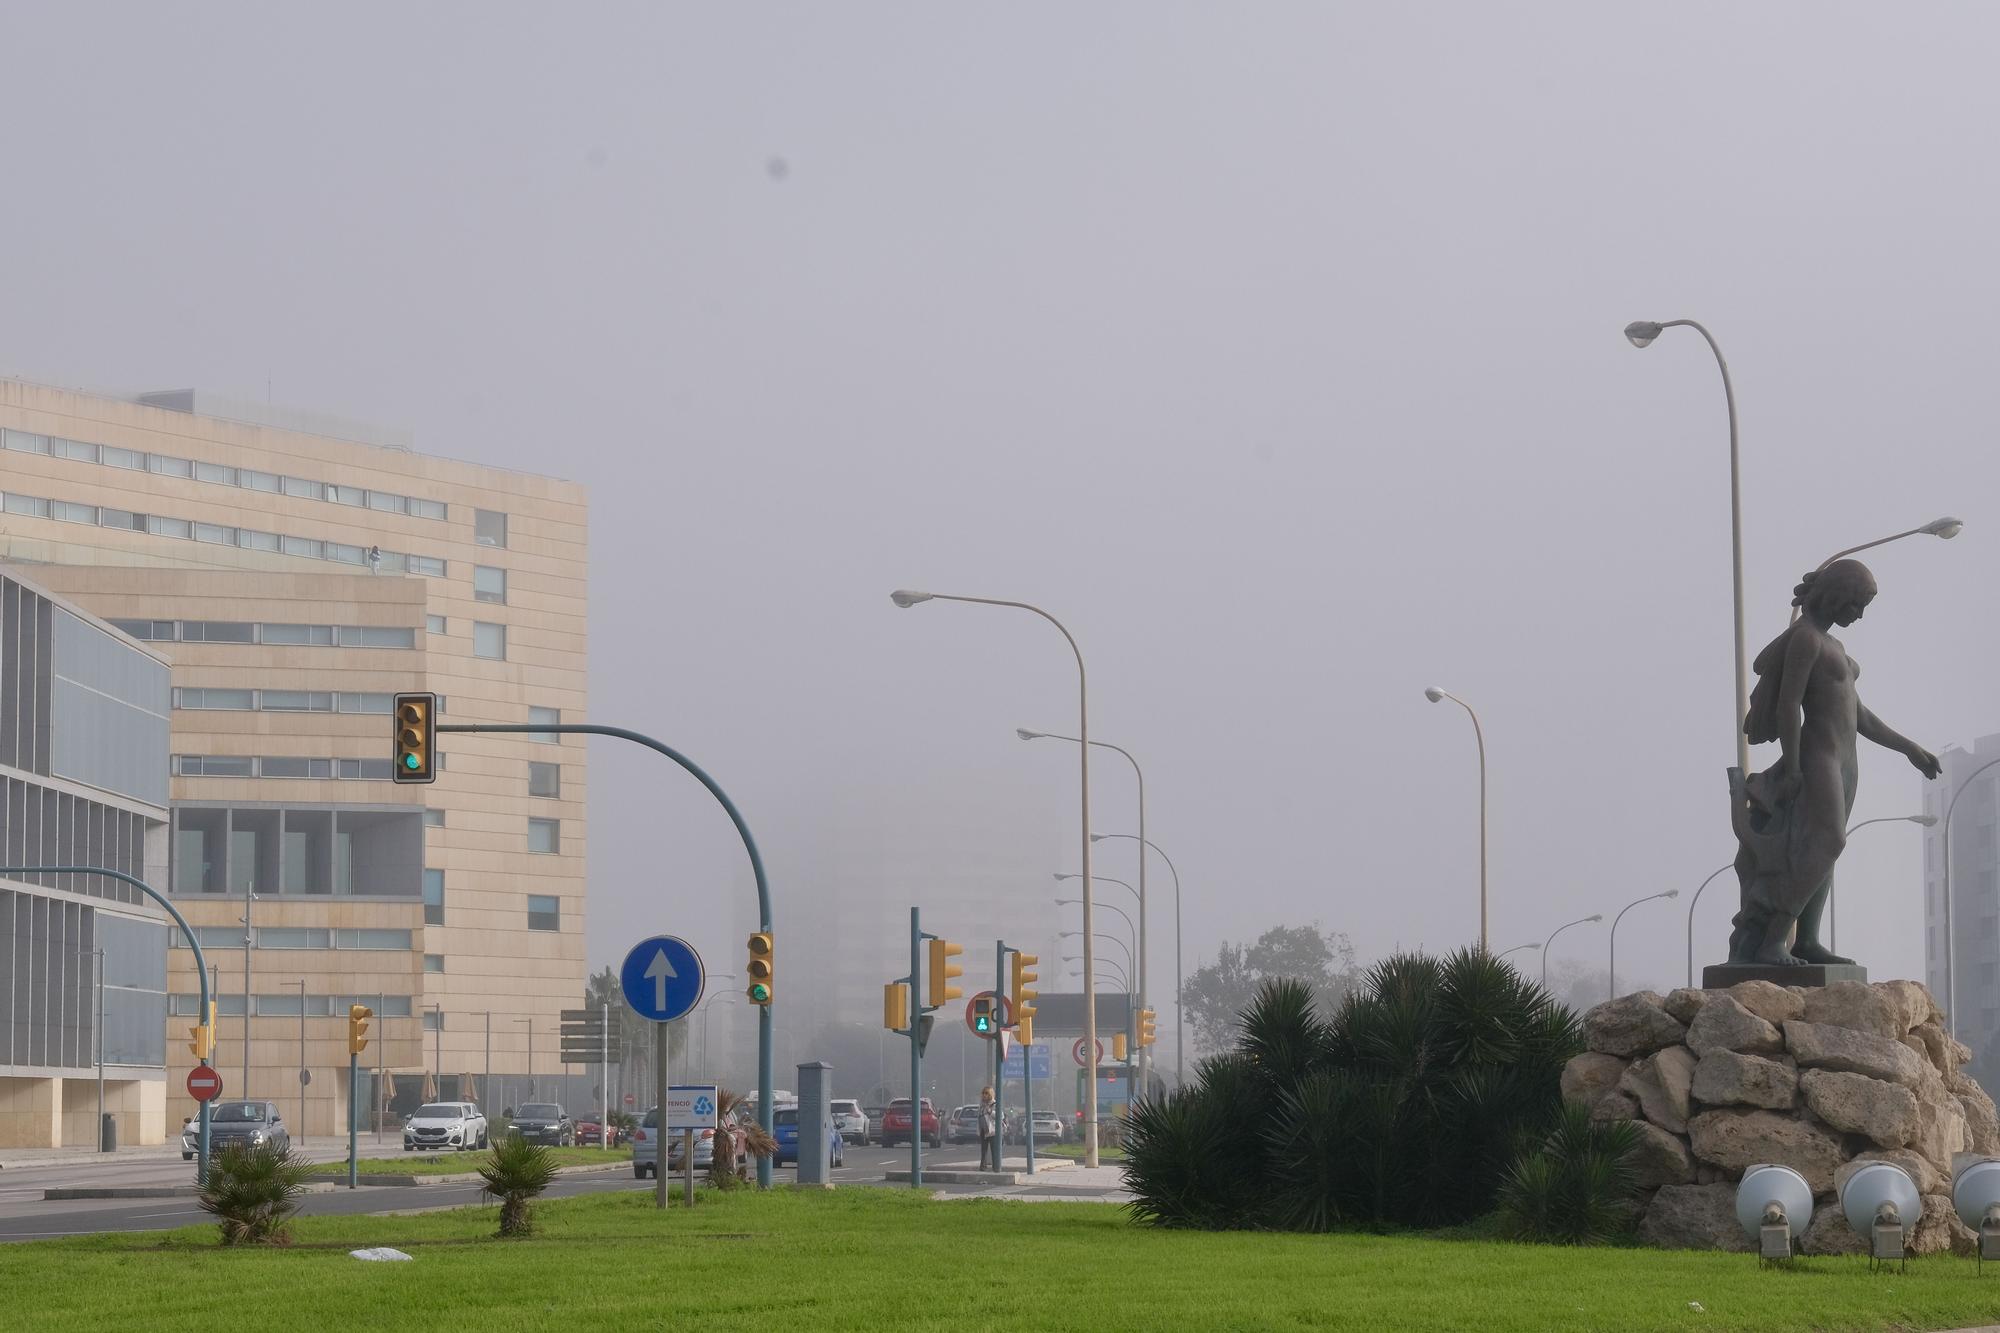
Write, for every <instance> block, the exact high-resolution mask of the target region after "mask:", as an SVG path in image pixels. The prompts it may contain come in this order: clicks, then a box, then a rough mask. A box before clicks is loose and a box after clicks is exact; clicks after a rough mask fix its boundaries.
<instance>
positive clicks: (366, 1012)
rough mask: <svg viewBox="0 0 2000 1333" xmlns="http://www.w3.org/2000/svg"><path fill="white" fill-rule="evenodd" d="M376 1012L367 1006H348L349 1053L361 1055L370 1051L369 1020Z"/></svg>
mask: <svg viewBox="0 0 2000 1333" xmlns="http://www.w3.org/2000/svg"><path fill="white" fill-rule="evenodd" d="M373 1017H375V1011H374V1010H373V1009H370V1008H369V1007H368V1006H367V1005H365V1004H350V1005H348V1006H347V1053H348V1054H349V1055H359V1054H361V1053H362V1052H363V1051H365V1050H367V1049H368V1020H369V1019H371V1018H373Z"/></svg>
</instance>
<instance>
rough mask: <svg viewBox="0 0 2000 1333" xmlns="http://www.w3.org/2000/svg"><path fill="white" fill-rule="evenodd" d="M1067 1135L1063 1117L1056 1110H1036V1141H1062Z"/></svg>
mask: <svg viewBox="0 0 2000 1333" xmlns="http://www.w3.org/2000/svg"><path fill="white" fill-rule="evenodd" d="M1064 1137H1065V1132H1064V1130H1063V1118H1062V1117H1061V1116H1059V1115H1057V1114H1056V1113H1055V1112H1054V1111H1037V1112H1035V1142H1037V1143H1040V1142H1042V1141H1043V1140H1044V1139H1046V1140H1048V1141H1049V1142H1051V1143H1061V1142H1062V1141H1063V1138H1064Z"/></svg>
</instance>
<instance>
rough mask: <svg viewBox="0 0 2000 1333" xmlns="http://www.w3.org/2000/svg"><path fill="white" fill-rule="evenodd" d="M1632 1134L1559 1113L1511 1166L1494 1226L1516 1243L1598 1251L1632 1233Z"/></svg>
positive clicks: (1569, 1111)
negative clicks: (1596, 1247) (1541, 1139)
mask: <svg viewBox="0 0 2000 1333" xmlns="http://www.w3.org/2000/svg"><path fill="white" fill-rule="evenodd" d="M1638 1142H1639V1131H1638V1129H1637V1127H1636V1126H1634V1125H1633V1124H1632V1122H1631V1121H1629V1120H1597V1121H1593V1120H1592V1119H1591V1118H1590V1112H1589V1111H1588V1110H1587V1109H1586V1108H1584V1107H1580V1106H1566V1107H1564V1108H1563V1109H1562V1111H1561V1112H1560V1113H1559V1115H1558V1116H1557V1118H1556V1125H1555V1129H1554V1130H1553V1131H1552V1132H1551V1133H1550V1134H1549V1136H1548V1138H1547V1140H1545V1141H1544V1142H1543V1143H1542V1144H1541V1145H1540V1146H1538V1147H1534V1148H1531V1149H1529V1150H1528V1151H1527V1152H1524V1153H1522V1154H1521V1156H1520V1157H1519V1158H1518V1159H1517V1160H1516V1161H1515V1163H1514V1166H1513V1168H1512V1169H1511V1170H1510V1171H1509V1172H1508V1173H1507V1178H1506V1180H1505V1181H1504V1182H1502V1184H1501V1186H1500V1199H1499V1203H1500V1210H1499V1211H1500V1225H1501V1228H1502V1230H1504V1231H1505V1232H1506V1233H1507V1234H1508V1235H1510V1236H1512V1237H1514V1238H1516V1239H1518V1240H1536V1241H1544V1242H1548V1243H1553V1244H1560V1245H1601V1244H1603V1243H1604V1242H1605V1241H1608V1240H1613V1239H1616V1238H1617V1237H1618V1236H1620V1235H1623V1234H1624V1233H1625V1232H1627V1231H1629V1230H1630V1229H1631V1227H1632V1223H1633V1220H1634V1217H1635V1214H1636V1211H1637V1210H1636V1208H1635V1206H1634V1205H1635V1201H1636V1198H1637V1195H1638V1179H1637V1176H1636V1175H1635V1173H1634V1171H1633V1168H1632V1153H1633V1149H1634V1148H1636V1147H1637V1146H1638Z"/></svg>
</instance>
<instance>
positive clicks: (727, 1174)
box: [708, 1088, 778, 1190]
mask: <svg viewBox="0 0 2000 1333" xmlns="http://www.w3.org/2000/svg"><path fill="white" fill-rule="evenodd" d="M715 1103H716V1105H715V1126H716V1128H715V1155H714V1156H713V1157H712V1158H710V1159H709V1164H708V1183H709V1184H711V1185H713V1186H715V1188H717V1189H725V1190H726V1189H733V1188H734V1187H735V1186H737V1185H738V1184H740V1183H742V1181H743V1179H744V1177H745V1176H746V1175H747V1174H748V1169H749V1163H750V1159H752V1158H757V1157H770V1156H772V1155H774V1154H775V1153H776V1152H777V1151H778V1141H777V1140H776V1139H774V1138H772V1137H771V1133H770V1131H769V1130H767V1129H765V1128H764V1127H763V1126H762V1125H760V1124H758V1123H757V1121H756V1120H755V1119H754V1118H751V1117H748V1116H743V1115H741V1113H742V1112H743V1111H745V1110H747V1109H748V1108H747V1107H746V1106H745V1105H744V1098H743V1094H742V1093H740V1092H737V1091H736V1090H735V1089H733V1088H717V1089H716V1090H715ZM739 1121H740V1123H739Z"/></svg>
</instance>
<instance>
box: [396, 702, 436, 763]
mask: <svg viewBox="0 0 2000 1333" xmlns="http://www.w3.org/2000/svg"><path fill="white" fill-rule="evenodd" d="M391 716H392V719H393V721H394V723H395V747H394V756H395V757H394V761H393V762H392V763H391V765H390V770H391V773H392V774H393V776H394V777H395V779H396V781H398V782H436V781H437V696H436V695H435V694H427V693H419V694H399V695H397V696H396V700H395V708H394V710H393V712H392V714H391Z"/></svg>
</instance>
